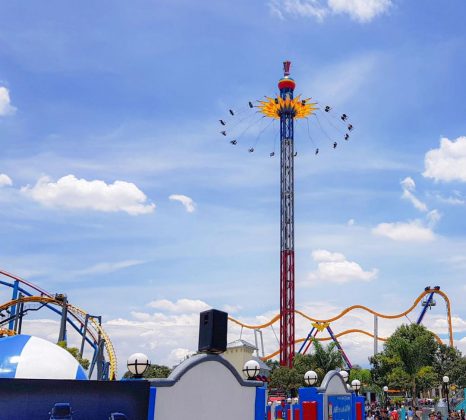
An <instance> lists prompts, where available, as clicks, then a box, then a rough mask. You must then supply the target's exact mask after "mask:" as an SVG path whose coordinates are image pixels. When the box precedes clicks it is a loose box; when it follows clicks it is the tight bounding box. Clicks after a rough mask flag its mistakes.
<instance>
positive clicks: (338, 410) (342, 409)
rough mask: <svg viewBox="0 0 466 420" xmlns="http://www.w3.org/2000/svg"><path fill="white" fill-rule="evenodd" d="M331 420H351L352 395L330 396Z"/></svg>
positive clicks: (329, 414)
mask: <svg viewBox="0 0 466 420" xmlns="http://www.w3.org/2000/svg"><path fill="white" fill-rule="evenodd" d="M328 418H329V420H351V395H329V396H328Z"/></svg>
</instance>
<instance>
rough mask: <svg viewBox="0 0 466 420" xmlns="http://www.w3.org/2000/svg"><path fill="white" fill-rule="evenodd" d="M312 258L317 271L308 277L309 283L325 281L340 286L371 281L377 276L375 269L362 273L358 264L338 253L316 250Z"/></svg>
mask: <svg viewBox="0 0 466 420" xmlns="http://www.w3.org/2000/svg"><path fill="white" fill-rule="evenodd" d="M312 258H313V259H314V261H315V262H317V270H316V271H313V272H312V273H311V274H310V275H309V279H310V280H311V283H315V282H317V281H326V282H331V283H340V284H341V283H348V282H351V281H371V280H374V279H375V278H376V277H377V274H378V270H377V269H375V268H374V269H372V270H371V271H364V270H363V269H362V267H361V266H360V265H359V264H358V263H356V262H354V261H348V260H347V259H346V257H345V256H344V255H343V254H341V253H339V252H330V251H327V250H325V249H318V250H315V251H313V252H312Z"/></svg>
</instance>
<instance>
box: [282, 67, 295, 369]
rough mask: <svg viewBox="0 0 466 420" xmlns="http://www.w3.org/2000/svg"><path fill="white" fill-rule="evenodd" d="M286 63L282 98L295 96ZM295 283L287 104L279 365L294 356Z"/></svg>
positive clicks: (290, 125)
mask: <svg viewBox="0 0 466 420" xmlns="http://www.w3.org/2000/svg"><path fill="white" fill-rule="evenodd" d="M283 64H284V78H283V79H281V80H280V82H279V84H278V86H279V88H280V98H281V99H283V100H286V99H293V91H294V82H293V81H292V80H291V79H289V77H288V76H289V70H290V65H291V63H290V62H289V61H287V62H285V63H283ZM294 284H295V269H294V114H293V111H292V110H291V109H286V108H285V109H284V110H283V111H281V114H280V365H282V366H288V367H292V366H293V357H294V339H295V314H294V308H295V306H294V299H295V293H294Z"/></svg>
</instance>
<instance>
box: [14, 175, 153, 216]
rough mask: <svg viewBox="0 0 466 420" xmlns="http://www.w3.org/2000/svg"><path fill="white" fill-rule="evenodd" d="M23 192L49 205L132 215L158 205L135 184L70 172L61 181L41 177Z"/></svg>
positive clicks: (150, 209)
mask: <svg viewBox="0 0 466 420" xmlns="http://www.w3.org/2000/svg"><path fill="white" fill-rule="evenodd" d="M21 191H22V192H23V193H24V194H26V195H28V196H29V197H31V198H32V199H33V200H35V201H37V202H39V203H41V204H42V205H44V206H47V207H56V208H67V209H89V210H97V211H103V212H117V211H123V212H126V213H128V214H131V215H138V214H147V213H152V212H153V211H154V209H155V204H153V203H148V202H147V197H146V195H145V194H144V193H143V192H142V191H141V190H140V189H139V188H138V187H137V186H136V185H135V184H133V183H131V182H125V181H115V182H114V183H113V184H106V183H105V182H104V181H100V180H93V181H87V180H85V179H77V178H76V177H75V176H74V175H67V176H64V177H62V178H60V179H59V180H58V181H57V182H53V181H51V180H50V179H49V178H48V177H41V178H40V179H39V180H38V181H37V183H36V185H35V186H33V187H31V186H29V185H28V186H26V187H22V188H21Z"/></svg>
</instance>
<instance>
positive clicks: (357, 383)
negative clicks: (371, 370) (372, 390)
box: [351, 379, 361, 395]
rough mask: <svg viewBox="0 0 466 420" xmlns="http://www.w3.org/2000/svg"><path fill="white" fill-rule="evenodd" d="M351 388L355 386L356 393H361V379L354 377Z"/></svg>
mask: <svg viewBox="0 0 466 420" xmlns="http://www.w3.org/2000/svg"><path fill="white" fill-rule="evenodd" d="M351 388H353V390H354V392H356V395H359V390H360V389H361V381H360V380H359V379H353V380H352V382H351Z"/></svg>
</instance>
